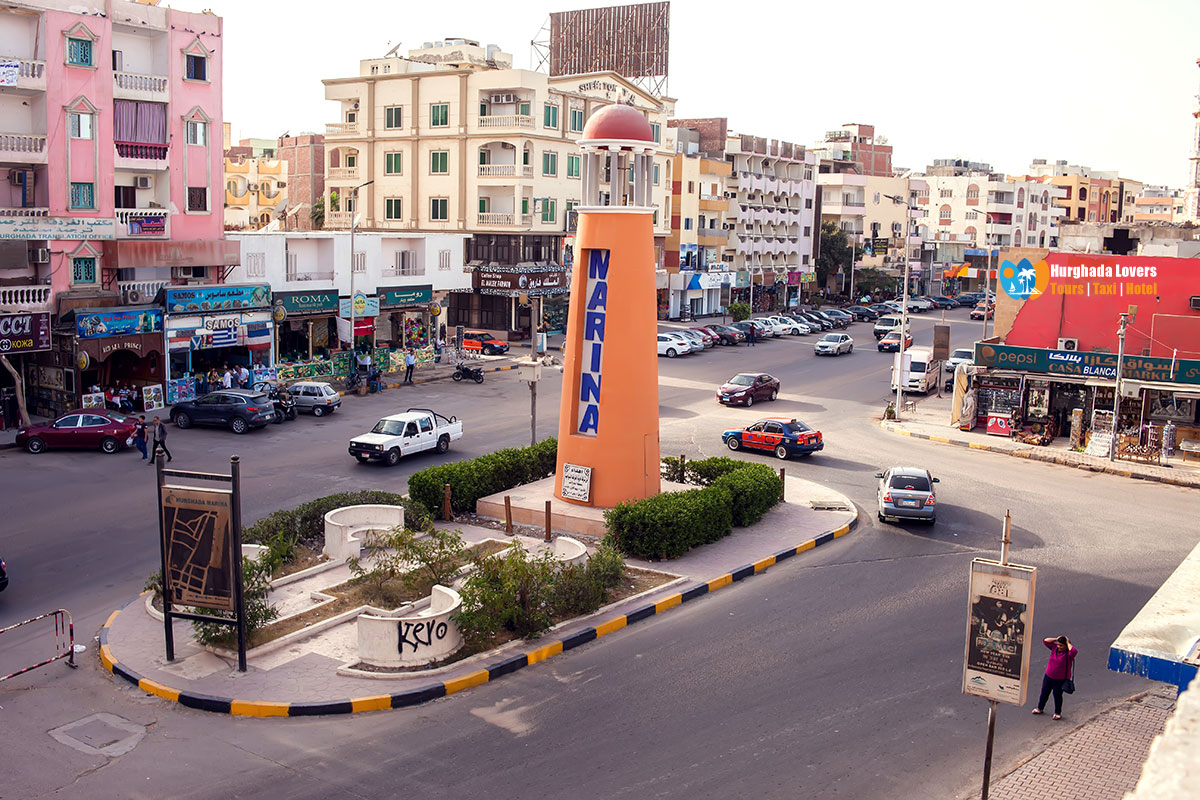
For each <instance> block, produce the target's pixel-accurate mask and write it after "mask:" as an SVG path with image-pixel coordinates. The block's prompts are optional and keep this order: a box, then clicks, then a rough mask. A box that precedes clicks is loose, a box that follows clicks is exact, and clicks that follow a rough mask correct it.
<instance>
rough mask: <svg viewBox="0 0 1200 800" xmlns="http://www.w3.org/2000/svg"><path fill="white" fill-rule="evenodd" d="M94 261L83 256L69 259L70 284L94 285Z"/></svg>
mask: <svg viewBox="0 0 1200 800" xmlns="http://www.w3.org/2000/svg"><path fill="white" fill-rule="evenodd" d="M95 282H96V259H95V257H91V256H84V257H79V258H72V259H71V283H95Z"/></svg>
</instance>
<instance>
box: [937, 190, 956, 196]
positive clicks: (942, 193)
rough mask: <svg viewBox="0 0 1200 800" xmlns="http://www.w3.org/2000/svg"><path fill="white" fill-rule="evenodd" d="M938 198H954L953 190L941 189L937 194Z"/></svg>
mask: <svg viewBox="0 0 1200 800" xmlns="http://www.w3.org/2000/svg"><path fill="white" fill-rule="evenodd" d="M938 196H939V197H954V190H953V189H942V190H941V191H940V192H939V193H938Z"/></svg>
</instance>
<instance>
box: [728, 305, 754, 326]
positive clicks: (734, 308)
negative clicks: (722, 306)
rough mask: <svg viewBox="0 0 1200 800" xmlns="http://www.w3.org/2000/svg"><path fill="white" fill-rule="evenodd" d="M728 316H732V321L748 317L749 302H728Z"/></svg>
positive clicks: (739, 320)
mask: <svg viewBox="0 0 1200 800" xmlns="http://www.w3.org/2000/svg"><path fill="white" fill-rule="evenodd" d="M729 316H731V317H733V321H734V322H741V321H742V320H744V319H749V318H750V304H749V303H740V302H739V303H730V304H729Z"/></svg>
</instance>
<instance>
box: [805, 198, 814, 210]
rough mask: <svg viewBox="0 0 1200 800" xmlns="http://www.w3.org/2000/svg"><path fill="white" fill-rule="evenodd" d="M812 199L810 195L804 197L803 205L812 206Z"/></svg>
mask: <svg viewBox="0 0 1200 800" xmlns="http://www.w3.org/2000/svg"><path fill="white" fill-rule="evenodd" d="M812 201H813V199H812V198H811V197H806V198H804V207H805V208H812Z"/></svg>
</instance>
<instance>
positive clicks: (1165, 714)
mask: <svg viewBox="0 0 1200 800" xmlns="http://www.w3.org/2000/svg"><path fill="white" fill-rule="evenodd" d="M1174 709H1175V687H1174V686H1168V685H1167V684H1155V685H1154V688H1153V689H1151V690H1149V691H1147V692H1143V693H1142V694H1139V695H1136V696H1134V697H1131V698H1129V699H1128V700H1125V701H1124V702H1121V703H1118V704H1117V705H1115V706H1113V707H1112V708H1110V709H1108V710H1107V711H1104V712H1102V713H1100V714H1098V715H1097V716H1095V717H1093V718H1092V719H1090V720H1088V721H1087V722H1085V723H1083V724H1082V725H1079V726H1078V727H1076V728H1075V729H1074V730H1072V731H1071V732H1070V733H1068V734H1067V735H1065V736H1063V737H1062V738H1060V739H1058V740H1057V741H1055V742H1053V743H1052V744H1050V745H1049V746H1048V747H1047V748H1046V749H1045V750H1043V751H1041V752H1040V753H1038V754H1037V755H1035V756H1033V757H1032V758H1030V759H1028V760H1027V761H1025V762H1024V763H1022V764H1020V765H1019V766H1017V767H1016V768H1015V769H1013V770H1012V771H1011V772H1009V773H1008V774H1006V775H1004V776H1002V777H1001V778H1000V779H999V780H993V781H992V791H991V797H992V798H993V800H1060V798H1061V800H1077V798H1088V800H1109V798H1111V800H1121V798H1123V797H1124V796H1125V793H1126V792H1128V791H1132V790H1133V788H1134V786H1136V785H1137V782H1138V778H1140V777H1141V774H1142V765H1143V764H1145V763H1146V756H1147V755H1148V753H1149V752H1150V744H1151V742H1153V740H1154V737H1155V736H1157V735H1158V734H1159V733H1161V732H1162V729H1163V725H1165V724H1166V721H1167V719H1168V718H1169V717H1170V716H1171V714H1172V712H1173V711H1174ZM1046 720H1047V722H1048V724H1058V725H1061V724H1062V723H1061V722H1059V723H1054V722H1053V721H1051V720H1050V718H1049V716H1047V717H1046Z"/></svg>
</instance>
